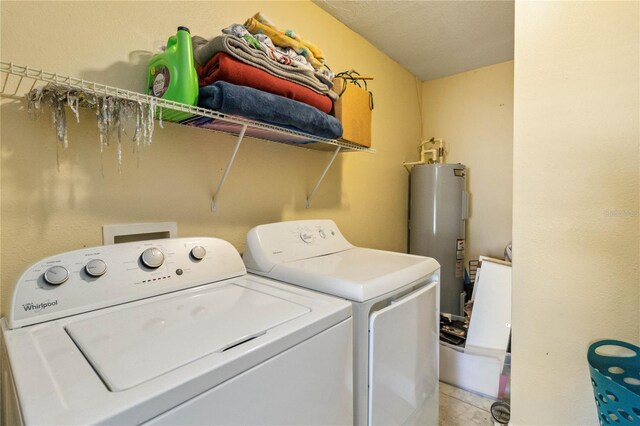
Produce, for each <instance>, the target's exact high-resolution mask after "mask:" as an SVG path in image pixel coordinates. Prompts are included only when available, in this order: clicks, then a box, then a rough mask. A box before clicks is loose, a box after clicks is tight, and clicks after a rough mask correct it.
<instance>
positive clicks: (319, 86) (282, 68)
mask: <svg viewBox="0 0 640 426" xmlns="http://www.w3.org/2000/svg"><path fill="white" fill-rule="evenodd" d="M192 41H193V59H194V61H195V64H196V67H198V66H202V65H206V64H207V62H209V59H211V58H212V57H213V55H215V54H216V53H218V52H225V53H228V54H229V55H231V56H232V57H234V58H235V59H238V60H239V61H242V62H244V63H246V64H249V65H253V66H254V67H256V68H260V69H261V70H263V71H266V72H268V73H269V74H271V75H275V76H276V77H281V78H285V79H288V80H291V81H293V82H296V83H298V84H302V85H303V86H306V87H308V88H310V89H311V90H314V91H316V92H318V93H321V94H323V95H329V97H330V98H331V99H333V100H334V101H337V100H338V94H337V93H335V92H334V91H332V90H330V88H331V87H333V82H331V81H328V80H327V78H326V76H325V75H323V74H321V73H318V72H315V71H312V70H309V69H306V68H303V67H297V66H292V65H285V64H280V63H278V62H276V61H274V60H272V59H271V58H269V56H268V55H267V54H266V53H265V52H263V51H262V50H257V49H253V48H251V47H250V46H249V45H248V44H247V43H245V42H244V40H242V39H240V38H238V37H235V36H232V35H227V34H223V35H220V36H217V37H214V38H212V39H211V40H209V41H206V40H205V39H203V38H202V37H197V36H196V37H192Z"/></svg>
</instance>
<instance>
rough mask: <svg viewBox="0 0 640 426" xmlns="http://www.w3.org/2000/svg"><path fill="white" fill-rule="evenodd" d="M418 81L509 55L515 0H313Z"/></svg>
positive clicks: (490, 63)
mask: <svg viewBox="0 0 640 426" xmlns="http://www.w3.org/2000/svg"><path fill="white" fill-rule="evenodd" d="M314 3H315V4H317V5H318V6H320V7H321V8H322V9H324V10H325V11H326V12H328V13H329V14H331V15H333V16H334V17H335V18H336V19H338V20H339V21H341V22H342V23H343V24H345V25H346V26H347V27H349V28H351V29H352V30H353V31H355V32H357V33H358V34H360V35H361V36H362V37H364V38H365V39H367V40H368V41H369V42H370V43H371V44H373V45H374V46H376V47H377V48H378V49H380V50H381V51H383V52H384V53H386V54H387V55H388V56H389V57H391V58H393V59H394V60H395V61H397V62H398V63H399V64H400V65H402V66H404V67H405V68H406V69H408V70H409V71H411V72H412V73H413V74H415V75H416V76H418V78H420V79H421V80H433V79H435V78H440V77H444V76H448V75H452V74H457V73H460V72H464V71H468V70H472V69H475V68H480V67H483V66H487V65H492V64H497V63H500V62H505V61H509V60H511V59H513V19H514V18H513V14H514V1H513V0H492V1H465V0H448V1H435V0H431V1H426V0H422V1H415V0H405V1H353V0H352V1H333V0H314Z"/></svg>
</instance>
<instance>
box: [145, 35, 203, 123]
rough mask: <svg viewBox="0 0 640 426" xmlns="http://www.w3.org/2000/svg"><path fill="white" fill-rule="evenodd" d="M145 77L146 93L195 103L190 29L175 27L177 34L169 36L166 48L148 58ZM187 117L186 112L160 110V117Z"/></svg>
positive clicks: (196, 75)
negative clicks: (147, 69) (147, 70)
mask: <svg viewBox="0 0 640 426" xmlns="http://www.w3.org/2000/svg"><path fill="white" fill-rule="evenodd" d="M147 76H148V80H147V88H148V93H149V95H151V96H155V97H158V98H162V99H167V100H170V101H176V102H181V103H183V104H187V105H197V104H198V74H197V73H196V68H195V66H194V63H193V48H192V46H191V34H190V33H189V28H186V27H178V31H177V33H176V35H173V36H171V37H169V40H167V49H166V50H165V51H164V52H162V53H158V54H156V55H154V56H153V57H152V58H151V61H150V62H149V73H148V75H147ZM156 112H157V113H158V112H159V111H156ZM189 117H191V114H189V113H186V112H180V111H175V110H171V109H166V108H163V109H162V119H163V120H167V121H181V120H184V119H186V118H189Z"/></svg>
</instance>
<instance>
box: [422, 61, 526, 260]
mask: <svg viewBox="0 0 640 426" xmlns="http://www.w3.org/2000/svg"><path fill="white" fill-rule="evenodd" d="M422 120H423V129H424V130H423V135H424V138H425V140H426V139H429V138H431V137H432V136H435V137H437V138H442V139H444V140H445V141H446V143H447V146H448V151H449V154H448V156H447V158H446V161H447V162H448V163H462V164H465V165H466V166H467V190H468V191H469V193H470V196H471V197H470V204H469V214H470V215H469V220H468V221H467V230H466V240H467V242H466V243H467V246H466V249H467V250H466V257H467V260H469V259H477V258H478V256H479V255H485V256H486V255H488V256H493V257H498V258H502V257H503V253H504V248H505V246H506V245H507V244H508V243H509V242H510V241H511V210H512V191H513V188H512V178H513V158H512V157H513V61H509V62H504V63H501V64H496V65H491V66H488V67H484V68H479V69H476V70H472V71H468V72H464V73H461V74H456V75H453V76H450V77H445V78H440V79H437V80H430V81H425V82H424V83H423V84H422Z"/></svg>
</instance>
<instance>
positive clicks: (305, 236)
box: [300, 231, 313, 244]
mask: <svg viewBox="0 0 640 426" xmlns="http://www.w3.org/2000/svg"><path fill="white" fill-rule="evenodd" d="M300 239H301V240H302V241H304V242H305V243H307V244H309V243H312V242H313V234H312V233H311V232H307V231H302V232H301V233H300Z"/></svg>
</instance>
